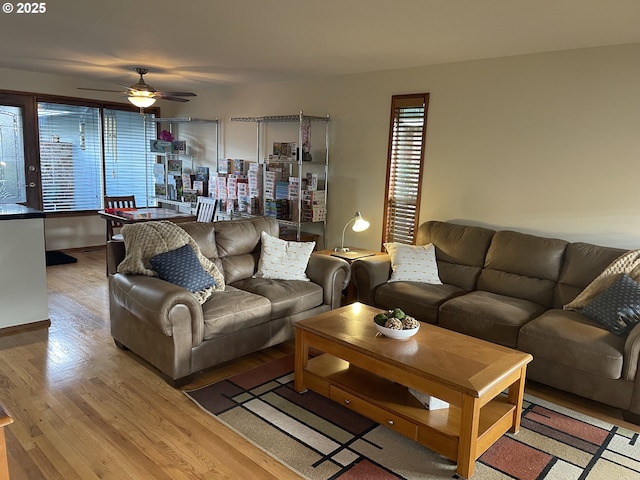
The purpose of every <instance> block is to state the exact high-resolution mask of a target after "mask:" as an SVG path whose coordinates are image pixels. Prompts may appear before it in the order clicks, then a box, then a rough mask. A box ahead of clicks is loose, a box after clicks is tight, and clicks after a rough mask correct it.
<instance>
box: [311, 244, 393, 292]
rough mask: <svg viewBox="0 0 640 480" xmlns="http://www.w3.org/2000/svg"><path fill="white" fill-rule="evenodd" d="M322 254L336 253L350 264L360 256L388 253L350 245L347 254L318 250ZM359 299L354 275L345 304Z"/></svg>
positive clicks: (335, 254) (348, 287)
mask: <svg viewBox="0 0 640 480" xmlns="http://www.w3.org/2000/svg"><path fill="white" fill-rule="evenodd" d="M315 253H319V254H321V255H334V256H336V257H338V258H342V259H343V260H345V261H346V262H347V263H348V264H349V265H351V264H352V263H353V262H355V261H356V260H358V259H360V258H366V257H371V256H374V255H386V253H385V252H379V251H377V250H369V249H366V248H360V247H349V252H347V254H346V255H345V254H343V253H342V252H336V251H334V250H320V251H318V252H315ZM357 299H358V291H357V289H356V284H355V282H354V281H353V276H352V277H351V280H350V281H349V285H348V286H347V291H346V292H345V298H344V305H348V304H350V303H353V302H355V301H356V300H357Z"/></svg>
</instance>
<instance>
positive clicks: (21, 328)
mask: <svg viewBox="0 0 640 480" xmlns="http://www.w3.org/2000/svg"><path fill="white" fill-rule="evenodd" d="M50 326H51V320H49V319H48V318H47V319H46V320H40V321H39V322H31V323H23V324H21V325H12V326H10V327H4V328H0V337H4V336H6V335H13V334H15V333H21V332H26V331H29V330H40V329H42V328H49V327H50Z"/></svg>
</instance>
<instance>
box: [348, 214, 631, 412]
mask: <svg viewBox="0 0 640 480" xmlns="http://www.w3.org/2000/svg"><path fill="white" fill-rule="evenodd" d="M428 243H433V244H434V245H435V247H436V260H437V264H438V271H439V276H440V279H441V281H442V283H443V285H434V284H426V283H417V282H390V283H387V280H388V279H389V276H390V272H391V264H390V259H389V256H387V255H378V256H374V257H367V258H364V259H361V260H357V261H355V262H354V263H353V264H352V266H351V267H352V275H353V279H354V281H355V286H356V288H357V292H358V300H359V301H361V302H363V303H367V304H370V305H374V306H378V307H381V308H393V307H400V308H401V309H403V310H404V311H405V312H406V313H408V314H410V315H412V316H414V317H416V318H417V319H419V320H421V321H425V322H429V323H437V324H439V325H440V326H442V327H444V328H448V329H451V330H455V331H458V332H462V333H465V334H468V335H472V336H474V337H478V338H482V339H485V340H488V341H492V342H495V343H499V344H502V345H505V346H508V347H511V348H517V349H519V350H522V351H525V352H528V353H531V354H532V355H533V362H532V363H531V364H530V365H529V367H528V372H527V378H528V379H531V380H535V381H538V382H541V383H543V384H546V385H551V386H553V387H556V388H558V389H561V390H565V391H568V392H572V393H575V394H577V395H581V396H583V397H587V398H590V399H593V400H596V401H599V402H602V403H605V404H608V405H611V406H614V407H617V408H620V409H622V410H623V413H624V415H625V418H626V419H627V420H629V421H632V422H634V423H640V375H639V374H637V369H638V359H639V355H640V325H637V326H636V327H635V328H634V329H633V330H632V331H631V332H630V333H629V334H628V335H627V336H617V335H615V334H613V333H611V332H609V331H608V330H607V329H606V328H604V327H603V326H601V325H600V324H598V323H596V322H595V321H593V320H590V319H589V318H587V317H585V316H584V315H582V314H581V313H579V312H577V311H571V310H564V309H563V306H564V305H566V304H568V303H569V302H570V301H572V300H573V299H574V298H575V297H576V296H577V295H578V294H579V293H580V292H581V291H582V290H583V289H584V288H585V287H586V286H587V285H588V284H589V283H591V281H592V280H594V279H595V278H596V277H597V276H598V275H599V274H600V273H601V272H602V271H603V270H604V269H605V268H606V267H607V266H608V265H609V264H610V263H611V262H613V261H614V260H615V259H617V258H618V257H620V256H621V255H622V254H624V253H626V251H625V250H621V249H616V248H608V247H601V246H597V245H591V244H587V243H570V242H567V241H564V240H559V239H554V238H545V237H541V236H535V235H529V234H524V233H519V232H514V231H494V230H490V229H487V228H482V227H476V226H465V225H457V224H453V223H448V222H438V221H429V222H426V223H424V224H422V225H421V226H420V227H419V230H418V234H417V241H416V245H426V244H428Z"/></svg>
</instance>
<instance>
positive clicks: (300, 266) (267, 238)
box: [254, 232, 316, 282]
mask: <svg viewBox="0 0 640 480" xmlns="http://www.w3.org/2000/svg"><path fill="white" fill-rule="evenodd" d="M261 239H262V250H261V252H260V261H259V262H258V271H257V272H256V274H255V275H254V277H262V278H271V279H274V280H305V281H307V282H308V281H309V278H308V277H307V274H306V273H305V271H306V270H307V264H308V263H309V257H310V256H311V252H313V249H314V248H315V246H316V242H287V241H286V240H282V239H280V238H276V237H272V236H271V235H269V234H268V233H266V232H262V234H261Z"/></svg>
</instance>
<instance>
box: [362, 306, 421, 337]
mask: <svg viewBox="0 0 640 480" xmlns="http://www.w3.org/2000/svg"><path fill="white" fill-rule="evenodd" d="M373 323H374V324H375V326H376V328H377V329H378V331H379V332H380V333H381V334H383V335H384V336H385V337H389V338H394V339H396V340H402V339H405V338H409V337H413V336H414V335H415V334H416V333H418V330H420V322H418V321H417V320H416V319H415V318H413V317H411V316H409V315H407V314H405V313H404V312H403V311H402V310H400V309H399V308H394V309H393V310H389V311H387V312H382V313H379V314H378V315H376V316H375V317H373Z"/></svg>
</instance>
